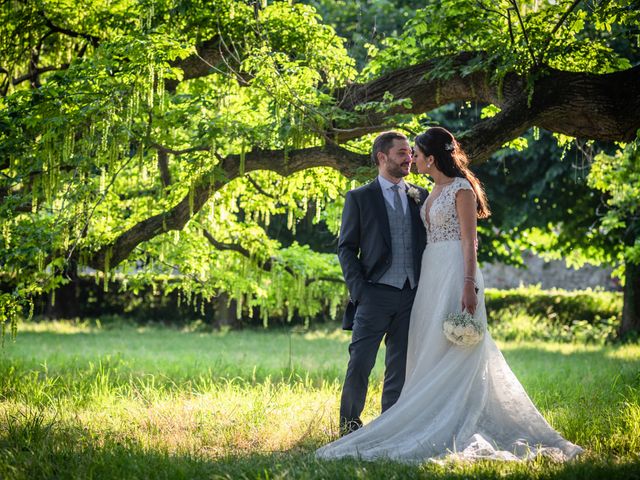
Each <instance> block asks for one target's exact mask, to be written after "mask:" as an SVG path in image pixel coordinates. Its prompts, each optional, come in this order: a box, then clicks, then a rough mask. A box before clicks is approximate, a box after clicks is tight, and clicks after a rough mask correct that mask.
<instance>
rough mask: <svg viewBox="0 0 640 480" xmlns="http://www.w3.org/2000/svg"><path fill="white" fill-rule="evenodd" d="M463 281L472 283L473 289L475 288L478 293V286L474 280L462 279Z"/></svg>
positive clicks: (469, 278) (471, 278)
mask: <svg viewBox="0 0 640 480" xmlns="http://www.w3.org/2000/svg"><path fill="white" fill-rule="evenodd" d="M464 281H465V283H466V282H471V283H473V287H474V288H475V291H476V293H478V284H477V283H476V279H475V278H473V277H464Z"/></svg>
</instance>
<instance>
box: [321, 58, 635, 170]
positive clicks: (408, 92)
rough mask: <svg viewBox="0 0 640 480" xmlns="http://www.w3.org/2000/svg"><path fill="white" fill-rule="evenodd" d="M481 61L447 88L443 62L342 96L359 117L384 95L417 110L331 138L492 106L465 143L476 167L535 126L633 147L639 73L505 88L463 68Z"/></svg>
mask: <svg viewBox="0 0 640 480" xmlns="http://www.w3.org/2000/svg"><path fill="white" fill-rule="evenodd" d="M478 55H482V53H462V54H459V55H455V56H453V57H451V58H450V59H449V60H448V61H449V62H450V65H451V67H450V70H451V71H452V72H453V74H452V76H451V77H450V78H449V79H448V80H446V81H441V80H430V79H429V78H428V75H429V74H430V73H431V72H432V71H433V70H434V69H435V68H438V63H439V62H441V61H442V59H439V60H431V61H428V62H425V63H423V64H420V65H414V66H411V67H407V68H404V69H400V70H397V71H394V72H391V73H389V74H387V75H385V76H383V77H380V78H378V79H376V80H373V81H372V82H369V83H367V84H362V85H352V86H350V87H348V88H346V89H344V90H342V91H340V92H338V101H339V103H340V105H341V107H342V108H343V109H345V110H347V111H353V112H355V111H356V107H357V106H358V105H362V104H365V103H368V102H381V101H382V100H383V96H384V94H385V92H389V93H391V94H392V95H393V97H394V98H395V99H399V98H409V99H411V101H412V105H411V107H410V108H403V107H396V108H395V109H394V110H393V111H391V112H388V113H384V114H383V113H377V112H374V113H369V114H366V115H361V116H359V117H358V118H357V119H356V120H355V121H354V124H352V125H348V126H342V127H343V128H340V129H334V130H333V131H331V132H329V133H330V134H332V135H333V137H334V138H336V139H337V140H338V141H346V140H350V139H353V138H357V137H359V136H361V135H363V134H364V133H370V132H371V131H380V130H382V129H383V128H384V127H381V125H384V123H385V117H388V115H390V114H394V113H414V114H418V113H425V112H429V111H430V110H433V109H434V108H437V107H439V106H441V105H445V104H447V103H451V102H457V101H477V102H480V103H493V104H495V105H497V106H499V107H500V108H501V109H502V112H501V113H500V114H499V115H497V116H496V117H494V118H489V119H485V120H483V121H481V122H479V123H478V124H477V125H476V126H475V127H474V128H473V129H471V130H470V131H468V132H465V135H464V136H463V137H462V139H463V140H464V142H463V144H464V146H465V149H466V150H467V154H468V155H469V157H470V159H471V160H472V161H473V162H482V161H484V160H486V159H488V158H489V156H490V155H491V153H493V152H494V151H495V150H496V149H497V148H500V146H501V145H502V144H503V143H505V142H506V141H509V140H511V139H513V138H515V137H516V136H518V135H520V134H521V133H522V132H524V131H526V130H527V129H528V128H530V127H533V126H538V127H541V128H544V129H546V130H549V131H552V132H558V133H564V134H566V135H570V136H573V137H580V138H590V139H594V140H601V141H631V140H632V139H634V138H635V135H636V131H637V130H638V129H639V128H640V66H636V67H633V68H630V69H628V70H624V71H620V72H615V73H608V74H591V73H584V72H564V71H559V70H554V69H550V68H549V69H546V70H545V71H542V70H541V71H539V72H538V73H537V78H536V79H535V81H534V82H533V84H532V85H531V86H530V87H528V86H527V80H526V79H525V78H524V77H520V76H518V75H516V74H509V75H507V76H506V77H505V78H504V81H503V83H502V88H499V85H496V84H495V83H492V82H491V81H490V72H489V71H488V70H489V68H488V67H487V68H486V70H485V71H476V72H474V73H471V74H469V75H463V74H462V73H461V72H462V70H461V68H460V67H462V66H463V65H465V64H466V63H467V62H468V61H469V60H470V59H472V58H474V57H475V56H478Z"/></svg>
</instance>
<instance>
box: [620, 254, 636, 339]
mask: <svg viewBox="0 0 640 480" xmlns="http://www.w3.org/2000/svg"><path fill="white" fill-rule="evenodd" d="M632 332H635V333H640V264H637V263H631V262H626V264H625V284H624V306H623V307H622V323H621V324H620V330H619V331H618V334H619V337H620V338H624V337H625V336H627V335H629V334H630V333H632Z"/></svg>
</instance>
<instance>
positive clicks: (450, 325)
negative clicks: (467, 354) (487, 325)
mask: <svg viewBox="0 0 640 480" xmlns="http://www.w3.org/2000/svg"><path fill="white" fill-rule="evenodd" d="M442 331H443V332H444V336H445V337H447V340H449V341H450V342H452V343H455V344H456V345H460V346H463V347H470V346H471V345H475V344H476V343H478V342H479V341H480V340H482V337H483V335H484V327H483V326H482V324H481V323H480V322H479V321H478V320H476V319H475V318H473V315H471V314H470V313H469V312H466V311H463V312H461V313H450V314H449V315H447V318H445V319H444V323H443V324H442Z"/></svg>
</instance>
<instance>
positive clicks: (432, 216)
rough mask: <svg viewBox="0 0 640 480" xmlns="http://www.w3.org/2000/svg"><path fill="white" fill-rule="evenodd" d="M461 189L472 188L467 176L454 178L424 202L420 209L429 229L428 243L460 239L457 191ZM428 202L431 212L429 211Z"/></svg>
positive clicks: (425, 224)
mask: <svg viewBox="0 0 640 480" xmlns="http://www.w3.org/2000/svg"><path fill="white" fill-rule="evenodd" d="M459 190H472V188H471V184H470V183H469V181H468V180H467V179H465V178H459V177H456V178H454V180H453V182H451V183H450V184H449V185H446V186H445V187H444V188H443V189H442V190H441V192H440V194H439V195H438V196H437V197H436V198H435V199H433V200H432V201H431V202H429V199H428V198H427V201H426V202H424V204H423V205H422V208H421V209H420V217H421V218H422V222H423V223H424V226H425V228H426V229H427V243H434V242H444V241H447V240H460V222H459V221H458V213H457V211H456V193H457V192H458V191H459ZM427 204H430V205H429V212H427Z"/></svg>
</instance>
